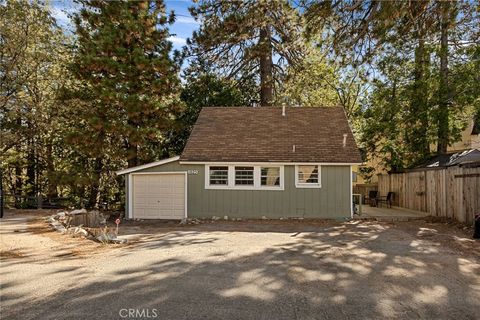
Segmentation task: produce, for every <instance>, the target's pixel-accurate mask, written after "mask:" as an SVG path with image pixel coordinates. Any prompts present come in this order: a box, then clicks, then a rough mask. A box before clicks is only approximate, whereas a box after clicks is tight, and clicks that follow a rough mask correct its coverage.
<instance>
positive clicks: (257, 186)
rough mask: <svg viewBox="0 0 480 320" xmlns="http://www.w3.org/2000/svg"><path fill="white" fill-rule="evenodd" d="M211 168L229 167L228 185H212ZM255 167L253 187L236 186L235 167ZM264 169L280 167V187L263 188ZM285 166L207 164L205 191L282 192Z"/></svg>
mask: <svg viewBox="0 0 480 320" xmlns="http://www.w3.org/2000/svg"><path fill="white" fill-rule="evenodd" d="M210 166H212V167H228V184H227V185H210ZM236 166H241V167H253V186H252V185H242V186H236V185H235V167H236ZM262 167H279V168H280V185H279V186H262V185H261V168H262ZM284 172H285V170H284V166H283V165H273V164H256V163H249V164H241V165H239V164H225V163H215V164H212V165H210V164H206V165H205V189H211V190H271V191H273V190H275V191H282V190H285V174H284Z"/></svg>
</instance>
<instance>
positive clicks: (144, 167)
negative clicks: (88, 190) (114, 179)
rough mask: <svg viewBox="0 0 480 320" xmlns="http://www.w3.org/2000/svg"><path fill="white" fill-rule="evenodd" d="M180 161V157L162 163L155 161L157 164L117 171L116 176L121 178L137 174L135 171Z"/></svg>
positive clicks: (164, 160)
mask: <svg viewBox="0 0 480 320" xmlns="http://www.w3.org/2000/svg"><path fill="white" fill-rule="evenodd" d="M178 159H180V156H176V157H173V158H168V159H163V160H160V161H155V162H151V163H147V164H143V165H141V166H136V167H131V168H128V169H123V170H120V171H117V172H116V174H117V176H120V175H122V174H127V173H132V172H135V171H139V170H143V169H148V168H151V167H156V166H160V165H162V164H166V163H170V162H174V161H178Z"/></svg>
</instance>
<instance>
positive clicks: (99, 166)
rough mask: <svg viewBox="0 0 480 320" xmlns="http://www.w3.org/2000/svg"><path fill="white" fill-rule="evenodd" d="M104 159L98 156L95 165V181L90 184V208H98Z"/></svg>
mask: <svg viewBox="0 0 480 320" xmlns="http://www.w3.org/2000/svg"><path fill="white" fill-rule="evenodd" d="M102 170H103V161H102V158H96V159H95V162H94V165H93V181H92V184H91V186H90V198H89V200H88V207H89V208H98V202H99V200H98V199H99V192H100V179H101V177H102Z"/></svg>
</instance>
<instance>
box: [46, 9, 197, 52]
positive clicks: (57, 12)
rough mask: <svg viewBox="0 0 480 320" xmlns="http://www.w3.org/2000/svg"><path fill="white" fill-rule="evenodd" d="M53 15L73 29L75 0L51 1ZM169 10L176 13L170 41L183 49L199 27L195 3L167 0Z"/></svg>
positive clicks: (178, 48) (65, 26) (66, 26)
mask: <svg viewBox="0 0 480 320" xmlns="http://www.w3.org/2000/svg"><path fill="white" fill-rule="evenodd" d="M50 5H51V9H50V10H51V12H52V15H53V16H54V17H55V18H56V19H57V22H58V24H59V25H60V26H61V27H63V28H65V29H66V30H69V31H72V30H73V26H72V25H73V24H72V23H71V21H70V19H69V18H68V14H69V13H72V12H74V11H75V10H76V7H75V6H76V4H75V3H74V2H73V0H53V1H50ZM165 5H166V7H167V12H170V11H171V10H173V11H174V12H175V15H176V21H175V23H174V24H173V25H172V26H170V33H171V34H172V35H171V36H170V39H169V40H170V41H171V42H172V44H173V47H174V49H176V50H181V49H182V47H183V46H184V45H185V44H186V40H187V38H189V37H191V35H192V32H193V31H194V30H196V29H198V27H199V23H198V22H196V21H195V20H194V19H193V18H192V16H191V15H190V13H189V12H188V8H189V7H190V6H192V5H193V2H192V1H189V0H165Z"/></svg>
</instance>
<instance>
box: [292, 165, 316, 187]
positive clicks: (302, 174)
mask: <svg viewBox="0 0 480 320" xmlns="http://www.w3.org/2000/svg"><path fill="white" fill-rule="evenodd" d="M295 168H296V170H295V175H296V179H295V185H296V187H297V188H320V186H321V184H320V166H318V165H298V166H296V167H295Z"/></svg>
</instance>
